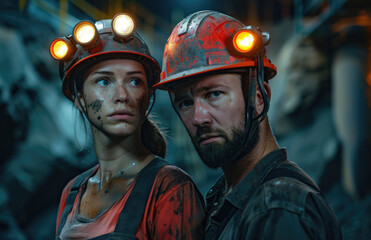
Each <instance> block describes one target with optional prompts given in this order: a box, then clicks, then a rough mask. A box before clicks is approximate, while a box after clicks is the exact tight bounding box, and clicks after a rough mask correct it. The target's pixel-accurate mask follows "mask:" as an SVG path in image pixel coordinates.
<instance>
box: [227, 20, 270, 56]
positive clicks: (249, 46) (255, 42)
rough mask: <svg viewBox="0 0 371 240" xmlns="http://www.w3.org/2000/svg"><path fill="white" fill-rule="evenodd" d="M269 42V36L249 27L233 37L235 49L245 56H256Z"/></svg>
mask: <svg viewBox="0 0 371 240" xmlns="http://www.w3.org/2000/svg"><path fill="white" fill-rule="evenodd" d="M268 42H269V34H268V33H266V32H260V31H259V30H257V29H255V28H253V27H251V26H247V27H244V28H242V29H240V30H238V31H237V32H236V33H235V34H234V36H233V48H234V50H235V51H236V52H238V53H239V54H243V55H255V54H256V53H257V52H258V51H259V50H260V49H263V48H264V45H267V44H268Z"/></svg>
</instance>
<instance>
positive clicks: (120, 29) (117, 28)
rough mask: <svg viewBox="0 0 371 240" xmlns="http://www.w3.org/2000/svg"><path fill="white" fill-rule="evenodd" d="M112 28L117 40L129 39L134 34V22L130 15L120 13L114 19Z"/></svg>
mask: <svg viewBox="0 0 371 240" xmlns="http://www.w3.org/2000/svg"><path fill="white" fill-rule="evenodd" d="M111 28H112V32H113V34H114V35H115V37H116V38H118V39H125V38H129V37H130V36H131V35H133V33H134V29H135V24H134V20H133V18H132V17H130V16H129V15H128V14H125V13H119V14H117V15H115V16H114V17H113V19H112V24H111Z"/></svg>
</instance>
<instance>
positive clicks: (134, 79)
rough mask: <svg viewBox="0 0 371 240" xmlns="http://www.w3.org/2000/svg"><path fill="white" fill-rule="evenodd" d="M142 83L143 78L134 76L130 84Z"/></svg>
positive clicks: (137, 84)
mask: <svg viewBox="0 0 371 240" xmlns="http://www.w3.org/2000/svg"><path fill="white" fill-rule="evenodd" d="M141 83H142V80H141V79H139V78H132V79H131V80H130V84H131V85H133V86H139V85H140V84H141Z"/></svg>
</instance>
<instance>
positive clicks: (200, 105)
mask: <svg viewBox="0 0 371 240" xmlns="http://www.w3.org/2000/svg"><path fill="white" fill-rule="evenodd" d="M192 123H193V125H195V126H204V125H208V124H210V123H211V116H210V113H209V106H208V105H207V104H206V103H204V102H203V101H202V100H201V99H197V100H195V102H194V112H193V118H192Z"/></svg>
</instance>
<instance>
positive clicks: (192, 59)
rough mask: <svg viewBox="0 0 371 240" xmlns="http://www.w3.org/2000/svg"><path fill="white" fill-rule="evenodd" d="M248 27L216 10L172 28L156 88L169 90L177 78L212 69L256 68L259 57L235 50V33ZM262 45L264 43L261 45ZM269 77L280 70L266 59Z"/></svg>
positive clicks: (265, 63)
mask: <svg viewBox="0 0 371 240" xmlns="http://www.w3.org/2000/svg"><path fill="white" fill-rule="evenodd" d="M245 27H246V26H245V25H244V24H242V23H241V22H240V21H238V20H236V19H234V18H232V17H230V16H227V15H225V14H222V13H219V12H216V11H200V12H196V13H194V14H191V15H189V16H188V17H186V18H185V19H183V20H182V21H181V22H180V23H179V24H178V25H176V27H175V28H174V29H173V32H172V33H171V35H170V37H169V39H168V41H167V43H166V46H165V50H164V56H163V62H162V72H161V81H160V82H159V83H158V84H156V85H155V86H154V87H158V88H161V89H165V90H166V89H168V88H169V87H170V85H171V84H173V83H175V82H176V81H178V80H180V79H184V78H188V77H191V76H195V75H199V74H204V73H209V72H212V71H217V70H218V71H219V70H228V69H235V68H245V67H256V66H257V62H256V58H255V57H253V56H251V55H250V56H247V55H243V54H238V53H236V51H234V50H235V49H233V37H234V34H235V33H236V32H237V31H239V30H241V29H243V28H245ZM262 45H263V44H262ZM263 63H264V69H265V73H266V76H267V78H268V79H271V78H273V77H274V76H275V75H276V72H277V69H276V66H274V65H273V64H272V63H271V62H270V61H269V59H268V58H267V57H266V56H264V58H263Z"/></svg>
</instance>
